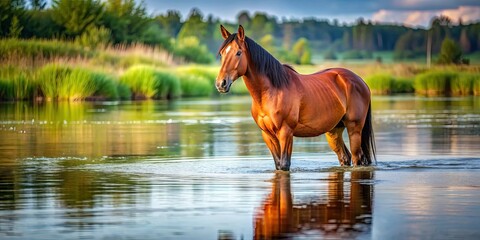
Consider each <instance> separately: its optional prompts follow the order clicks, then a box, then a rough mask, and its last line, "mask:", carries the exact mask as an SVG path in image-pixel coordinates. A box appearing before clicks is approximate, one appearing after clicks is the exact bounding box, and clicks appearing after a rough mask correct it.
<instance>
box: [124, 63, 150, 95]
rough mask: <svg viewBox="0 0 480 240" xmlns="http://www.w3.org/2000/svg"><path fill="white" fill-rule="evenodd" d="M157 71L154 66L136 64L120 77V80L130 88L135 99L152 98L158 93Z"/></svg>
mask: <svg viewBox="0 0 480 240" xmlns="http://www.w3.org/2000/svg"><path fill="white" fill-rule="evenodd" d="M155 72H156V71H155V68H154V67H152V66H146V65H135V66H132V67H130V68H129V69H128V70H127V71H126V72H125V73H124V74H123V75H122V76H121V77H120V82H121V83H122V84H124V85H126V86H128V87H129V88H130V90H131V91H132V94H133V98H134V99H142V98H147V99H148V98H152V97H153V96H154V95H155V94H156V93H157V80H156V76H155Z"/></svg>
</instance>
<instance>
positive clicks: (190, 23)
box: [177, 8, 208, 41]
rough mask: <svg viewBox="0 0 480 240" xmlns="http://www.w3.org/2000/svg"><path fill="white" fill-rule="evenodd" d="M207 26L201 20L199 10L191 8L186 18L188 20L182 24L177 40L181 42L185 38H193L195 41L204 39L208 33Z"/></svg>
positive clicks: (201, 16)
mask: <svg viewBox="0 0 480 240" xmlns="http://www.w3.org/2000/svg"><path fill="white" fill-rule="evenodd" d="M207 28H208V25H207V23H206V22H205V21H204V20H203V15H202V13H201V12H200V10H199V9H197V8H193V9H192V11H191V12H190V15H189V16H188V19H187V20H186V21H185V23H184V24H183V26H182V28H181V29H180V32H179V33H178V36H177V39H178V40H180V41H181V40H183V39H185V38H190V37H195V38H196V39H204V38H205V37H206V36H207V33H208V31H207V30H208V29H207Z"/></svg>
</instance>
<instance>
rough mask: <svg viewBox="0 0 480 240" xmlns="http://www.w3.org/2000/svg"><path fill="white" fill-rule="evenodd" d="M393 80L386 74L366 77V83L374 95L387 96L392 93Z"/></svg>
mask: <svg viewBox="0 0 480 240" xmlns="http://www.w3.org/2000/svg"><path fill="white" fill-rule="evenodd" d="M394 81H395V79H394V78H393V77H392V76H390V75H388V74H380V75H373V76H370V77H367V78H366V79H365V82H366V83H367V85H368V87H369V88H370V91H372V93H374V94H388V93H391V92H392V91H393V87H394Z"/></svg>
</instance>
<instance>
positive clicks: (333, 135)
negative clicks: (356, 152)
mask: <svg viewBox="0 0 480 240" xmlns="http://www.w3.org/2000/svg"><path fill="white" fill-rule="evenodd" d="M343 130H345V126H337V127H335V128H334V129H332V130H331V131H330V132H327V133H325V136H326V137H327V142H328V145H329V146H330V148H331V149H332V150H333V151H334V152H335V153H336V154H337V157H338V162H339V163H340V165H341V166H350V164H351V157H352V155H351V154H350V151H348V149H347V146H346V145H345V142H344V141H343V137H342V134H343Z"/></svg>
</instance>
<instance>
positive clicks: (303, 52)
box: [292, 38, 312, 64]
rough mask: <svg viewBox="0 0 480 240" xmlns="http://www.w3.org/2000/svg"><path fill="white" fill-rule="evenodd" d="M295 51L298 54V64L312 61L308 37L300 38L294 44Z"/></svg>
mask: <svg viewBox="0 0 480 240" xmlns="http://www.w3.org/2000/svg"><path fill="white" fill-rule="evenodd" d="M292 51H293V53H294V54H295V55H296V56H297V61H296V63H297V64H311V63H312V53H311V50H310V46H309V44H308V40H307V39H306V38H300V39H298V40H297V42H296V43H295V44H294V45H293V49H292Z"/></svg>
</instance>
